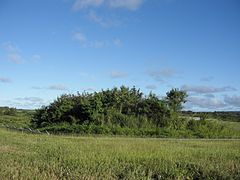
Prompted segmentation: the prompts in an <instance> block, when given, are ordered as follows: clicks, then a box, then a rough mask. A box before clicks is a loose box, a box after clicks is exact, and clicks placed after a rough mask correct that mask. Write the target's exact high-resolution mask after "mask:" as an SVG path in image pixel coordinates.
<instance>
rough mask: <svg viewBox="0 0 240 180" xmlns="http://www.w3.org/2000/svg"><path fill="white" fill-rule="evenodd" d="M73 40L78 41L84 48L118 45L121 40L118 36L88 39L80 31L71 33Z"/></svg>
mask: <svg viewBox="0 0 240 180" xmlns="http://www.w3.org/2000/svg"><path fill="white" fill-rule="evenodd" d="M72 38H73V40H75V41H77V42H79V44H80V45H81V46H82V47H84V48H97V49H98V48H104V47H111V46H115V47H120V46H121V45H122V41H121V40H120V39H119V38H115V39H113V40H110V41H109V40H88V38H87V36H86V35H85V34H84V33H82V32H80V31H75V32H74V33H73V35H72Z"/></svg>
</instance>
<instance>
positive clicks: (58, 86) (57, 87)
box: [32, 84, 68, 91]
mask: <svg viewBox="0 0 240 180" xmlns="http://www.w3.org/2000/svg"><path fill="white" fill-rule="evenodd" d="M32 89H35V90H42V89H49V90H59V91H66V90H68V87H67V86H66V85H64V84H52V85H50V86H47V87H41V86H33V87H32Z"/></svg>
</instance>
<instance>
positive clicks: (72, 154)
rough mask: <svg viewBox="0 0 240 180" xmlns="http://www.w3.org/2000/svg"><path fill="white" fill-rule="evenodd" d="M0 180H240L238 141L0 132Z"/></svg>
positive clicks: (1, 130) (239, 144) (2, 130)
mask: <svg viewBox="0 0 240 180" xmlns="http://www.w3.org/2000/svg"><path fill="white" fill-rule="evenodd" d="M0 154H1V155H0V162H1V163H0V177H1V179H32V178H33V177H35V178H36V179H240V141H238V140H177V139H176V140H174V139H172V140H168V139H165V140H163V139H155V138H126V137H124V138H120V137H117V138H109V137H70V136H53V135H50V136H47V135H34V134H24V133H23V134H22V133H20V132H16V131H7V130H4V129H1V128H0Z"/></svg>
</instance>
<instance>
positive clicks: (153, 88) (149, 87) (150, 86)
mask: <svg viewBox="0 0 240 180" xmlns="http://www.w3.org/2000/svg"><path fill="white" fill-rule="evenodd" d="M146 89H151V90H155V89H157V86H156V85H154V84H150V85H147V86H146Z"/></svg>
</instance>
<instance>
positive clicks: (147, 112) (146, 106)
mask: <svg viewBox="0 0 240 180" xmlns="http://www.w3.org/2000/svg"><path fill="white" fill-rule="evenodd" d="M174 93H175V94H176V98H178V100H177V105H174V107H175V106H178V107H180V106H181V103H184V102H185V100H184V97H181V98H179V96H181V95H183V93H181V91H180V92H178V90H176V89H175V90H172V91H171V92H170V93H169V94H173V96H175V95H174ZM181 100H182V101H181ZM170 101H171V102H170ZM173 101H174V103H175V100H173ZM171 103H172V100H169V101H168V102H166V101H165V100H162V99H159V98H158V97H157V96H156V95H155V94H152V93H150V94H149V95H148V96H143V93H142V92H140V90H139V89H136V88H135V87H133V88H131V89H130V88H128V87H125V86H121V87H120V88H119V89H118V88H113V89H111V90H110V89H107V90H105V91H104V90H102V91H101V92H95V93H92V94H89V93H86V92H84V93H82V94H80V93H78V94H77V95H62V96H61V97H59V98H57V99H56V100H55V101H54V102H53V103H51V104H50V105H49V106H47V107H42V108H41V109H38V110H37V111H36V113H35V115H34V117H33V120H32V123H33V125H34V126H35V127H37V128H42V127H47V126H49V125H51V124H59V123H63V122H64V123H69V124H81V125H82V124H95V125H108V126H112V125H115V126H120V127H127V128H137V127H138V128H141V127H143V126H145V125H147V123H148V125H147V126H152V125H153V124H154V126H157V127H168V126H170V125H171V111H172V109H171V108H173V106H171V105H169V104H171ZM176 111H178V109H174V112H176ZM146 119H147V120H146ZM142 121H144V123H143V124H142Z"/></svg>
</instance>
